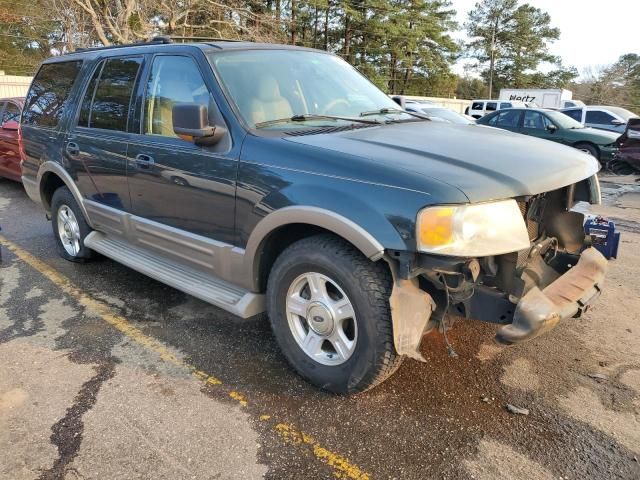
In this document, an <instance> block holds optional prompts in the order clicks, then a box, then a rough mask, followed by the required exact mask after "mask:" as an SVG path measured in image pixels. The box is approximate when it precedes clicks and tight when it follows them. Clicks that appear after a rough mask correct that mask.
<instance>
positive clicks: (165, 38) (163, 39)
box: [149, 35, 246, 43]
mask: <svg viewBox="0 0 640 480" xmlns="http://www.w3.org/2000/svg"><path fill="white" fill-rule="evenodd" d="M176 41H181V42H244V41H246V40H239V39H237V38H223V37H184V36H179V35H156V36H155V37H152V38H150V39H149V43H176Z"/></svg>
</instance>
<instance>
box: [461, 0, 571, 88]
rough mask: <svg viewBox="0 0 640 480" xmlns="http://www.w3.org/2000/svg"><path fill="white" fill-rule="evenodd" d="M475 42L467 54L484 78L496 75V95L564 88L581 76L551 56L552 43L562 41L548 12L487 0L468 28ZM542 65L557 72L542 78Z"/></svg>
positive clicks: (507, 0) (478, 6)
mask: <svg viewBox="0 0 640 480" xmlns="http://www.w3.org/2000/svg"><path fill="white" fill-rule="evenodd" d="M465 27H466V30H467V34H468V35H469V37H470V38H471V40H470V41H469V43H468V44H467V53H468V54H469V55H470V56H472V57H473V58H475V59H476V61H477V66H478V68H479V69H480V70H481V75H482V77H483V78H484V79H485V80H486V81H487V82H489V80H490V77H491V73H492V71H493V89H492V90H493V92H492V94H493V95H494V96H495V94H496V92H498V91H499V90H500V89H501V88H505V87H508V88H527V87H536V88H545V87H555V88H557V87H562V86H564V85H566V84H568V83H569V82H570V81H571V80H573V79H574V78H575V77H576V76H577V71H575V69H572V68H565V67H563V66H562V64H561V63H560V60H559V59H558V58H557V57H555V56H554V55H551V54H550V53H549V48H548V45H549V43H551V42H553V41H555V40H557V39H558V38H559V37H560V31H559V30H558V29H557V28H554V27H552V26H551V17H550V16H549V14H547V13H546V12H543V11H542V10H540V9H539V8H536V7H533V6H531V5H529V4H523V5H519V4H518V0H483V1H482V2H480V3H477V4H476V7H475V9H474V10H473V11H471V12H470V13H469V18H468V21H467V23H466V24H465ZM542 63H551V64H554V65H555V70H553V71H552V72H550V73H547V74H542V73H540V72H538V71H537V69H538V67H539V66H540V64H542Z"/></svg>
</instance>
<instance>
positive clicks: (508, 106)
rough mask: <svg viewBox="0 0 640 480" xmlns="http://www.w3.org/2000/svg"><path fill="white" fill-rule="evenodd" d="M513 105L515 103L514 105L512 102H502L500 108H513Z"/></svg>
mask: <svg viewBox="0 0 640 480" xmlns="http://www.w3.org/2000/svg"><path fill="white" fill-rule="evenodd" d="M512 107H513V105H512V104H511V103H510V102H502V103H501V104H500V109H503V108H512Z"/></svg>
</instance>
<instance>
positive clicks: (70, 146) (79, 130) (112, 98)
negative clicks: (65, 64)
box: [64, 56, 143, 211]
mask: <svg viewBox="0 0 640 480" xmlns="http://www.w3.org/2000/svg"><path fill="white" fill-rule="evenodd" d="M142 60H143V57H142V56H128V57H114V58H109V59H106V60H103V61H102V62H100V63H98V65H97V66H96V68H95V70H94V72H93V74H92V77H91V80H90V82H89V84H88V85H87V87H86V89H85V92H84V96H83V101H82V104H81V106H80V110H79V112H77V114H76V123H75V126H74V127H73V128H72V129H71V131H70V133H69V135H68V136H67V140H66V142H65V151H64V155H65V157H66V159H67V161H68V162H69V164H70V165H72V166H73V170H74V172H75V174H76V183H77V185H78V188H79V189H80V192H81V193H82V195H83V197H84V198H87V199H88V200H91V201H94V202H97V203H101V204H104V205H107V206H109V207H113V208H116V209H118V210H123V211H130V209H131V200H130V197H129V188H128V186H127V177H126V171H127V143H128V137H129V134H128V133H127V129H128V126H129V121H130V119H129V117H130V106H131V99H132V96H133V92H134V90H135V86H136V80H137V78H138V73H139V71H140V67H141V65H142Z"/></svg>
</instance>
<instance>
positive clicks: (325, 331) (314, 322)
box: [307, 302, 333, 336]
mask: <svg viewBox="0 0 640 480" xmlns="http://www.w3.org/2000/svg"><path fill="white" fill-rule="evenodd" d="M307 323H308V324H309V327H310V328H311V329H312V330H313V331H314V332H316V333H317V334H318V335H324V336H326V335H329V334H330V333H331V332H332V331H333V315H332V314H331V310H329V309H328V308H327V307H326V306H325V305H324V304H322V303H320V302H313V303H312V304H311V305H310V306H309V310H308V311H307Z"/></svg>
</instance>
